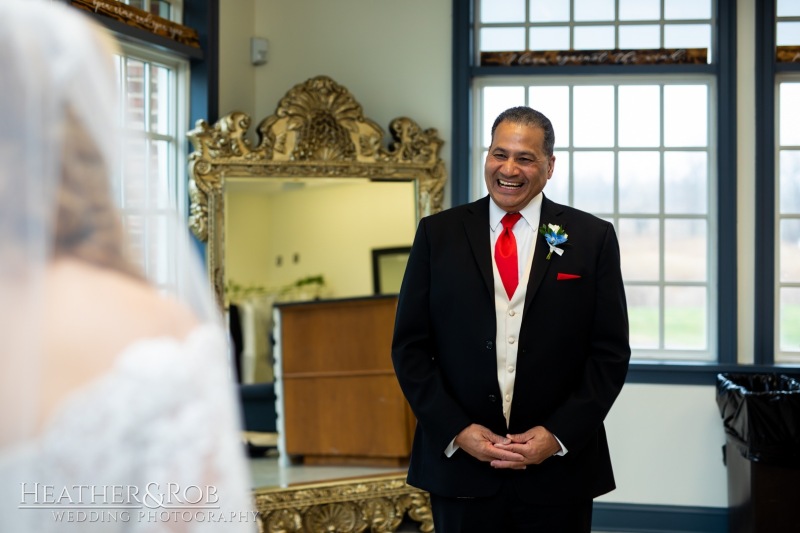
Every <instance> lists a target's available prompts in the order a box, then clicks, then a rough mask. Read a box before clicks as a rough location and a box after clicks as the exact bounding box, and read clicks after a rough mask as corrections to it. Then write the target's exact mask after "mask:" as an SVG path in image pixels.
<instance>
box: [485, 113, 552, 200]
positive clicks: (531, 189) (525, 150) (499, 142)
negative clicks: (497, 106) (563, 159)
mask: <svg viewBox="0 0 800 533" xmlns="http://www.w3.org/2000/svg"><path fill="white" fill-rule="evenodd" d="M555 162H556V158H555V156H552V155H551V156H548V155H547V153H546V152H545V150H544V131H543V130H542V129H541V128H539V127H535V126H528V125H524V124H516V123H513V122H506V121H504V122H501V123H500V124H498V125H497V129H495V131H494V138H493V139H492V146H491V147H489V153H488V154H487V155H486V163H485V164H484V167H483V171H484V176H485V178H486V188H487V189H488V190H489V196H491V197H492V200H494V202H495V203H496V204H497V205H498V206H500V207H501V208H502V209H504V210H505V211H506V212H509V213H514V212H517V211H519V210H520V209H522V208H523V207H525V206H526V205H528V203H529V202H530V201H531V199H532V198H533V197H534V196H536V195H537V194H539V193H540V192H542V189H544V186H545V184H546V183H547V180H549V179H550V176H552V175H553V168H554V165H555Z"/></svg>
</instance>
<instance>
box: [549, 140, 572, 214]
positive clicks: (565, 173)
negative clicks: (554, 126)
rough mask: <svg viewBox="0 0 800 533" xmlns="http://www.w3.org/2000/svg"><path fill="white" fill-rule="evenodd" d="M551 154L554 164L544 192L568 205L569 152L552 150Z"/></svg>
mask: <svg viewBox="0 0 800 533" xmlns="http://www.w3.org/2000/svg"><path fill="white" fill-rule="evenodd" d="M556 133H557V132H556ZM557 138H558V135H556V139H557ZM553 155H554V156H556V165H555V169H554V170H553V176H552V177H551V178H550V180H549V181H548V182H547V185H545V192H544V193H545V194H546V195H547V197H548V198H550V199H551V200H553V201H554V202H557V203H559V204H566V205H569V203H570V202H569V152H558V151H554V152H553Z"/></svg>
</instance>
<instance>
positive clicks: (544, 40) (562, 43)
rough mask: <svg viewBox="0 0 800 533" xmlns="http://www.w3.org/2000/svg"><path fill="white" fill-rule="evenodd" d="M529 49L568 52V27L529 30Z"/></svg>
mask: <svg viewBox="0 0 800 533" xmlns="http://www.w3.org/2000/svg"><path fill="white" fill-rule="evenodd" d="M529 48H530V49H531V50H569V49H570V44H569V26H556V27H552V28H551V27H544V28H540V27H536V28H531V30H530V43H529Z"/></svg>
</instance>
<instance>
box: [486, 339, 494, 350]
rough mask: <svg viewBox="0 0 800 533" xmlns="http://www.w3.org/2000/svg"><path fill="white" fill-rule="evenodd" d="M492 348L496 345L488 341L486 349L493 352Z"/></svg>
mask: <svg viewBox="0 0 800 533" xmlns="http://www.w3.org/2000/svg"><path fill="white" fill-rule="evenodd" d="M492 346H494V343H493V342H492V341H486V349H487V350H491V349H492Z"/></svg>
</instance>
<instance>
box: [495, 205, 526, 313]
mask: <svg viewBox="0 0 800 533" xmlns="http://www.w3.org/2000/svg"><path fill="white" fill-rule="evenodd" d="M520 217H522V215H521V214H519V213H506V216H504V217H503V220H501V221H500V222H501V223H502V224H503V232H502V233H501V234H500V236H499V237H498V238H497V244H495V247H494V260H495V262H496V263H497V271H498V272H500V279H501V280H503V287H505V288H506V294H508V299H509V300H510V299H511V297H512V296H514V291H515V290H517V285H518V284H519V264H518V262H517V239H515V238H514V233H513V232H512V231H511V228H513V227H514V224H516V223H517V220H519V219H520Z"/></svg>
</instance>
